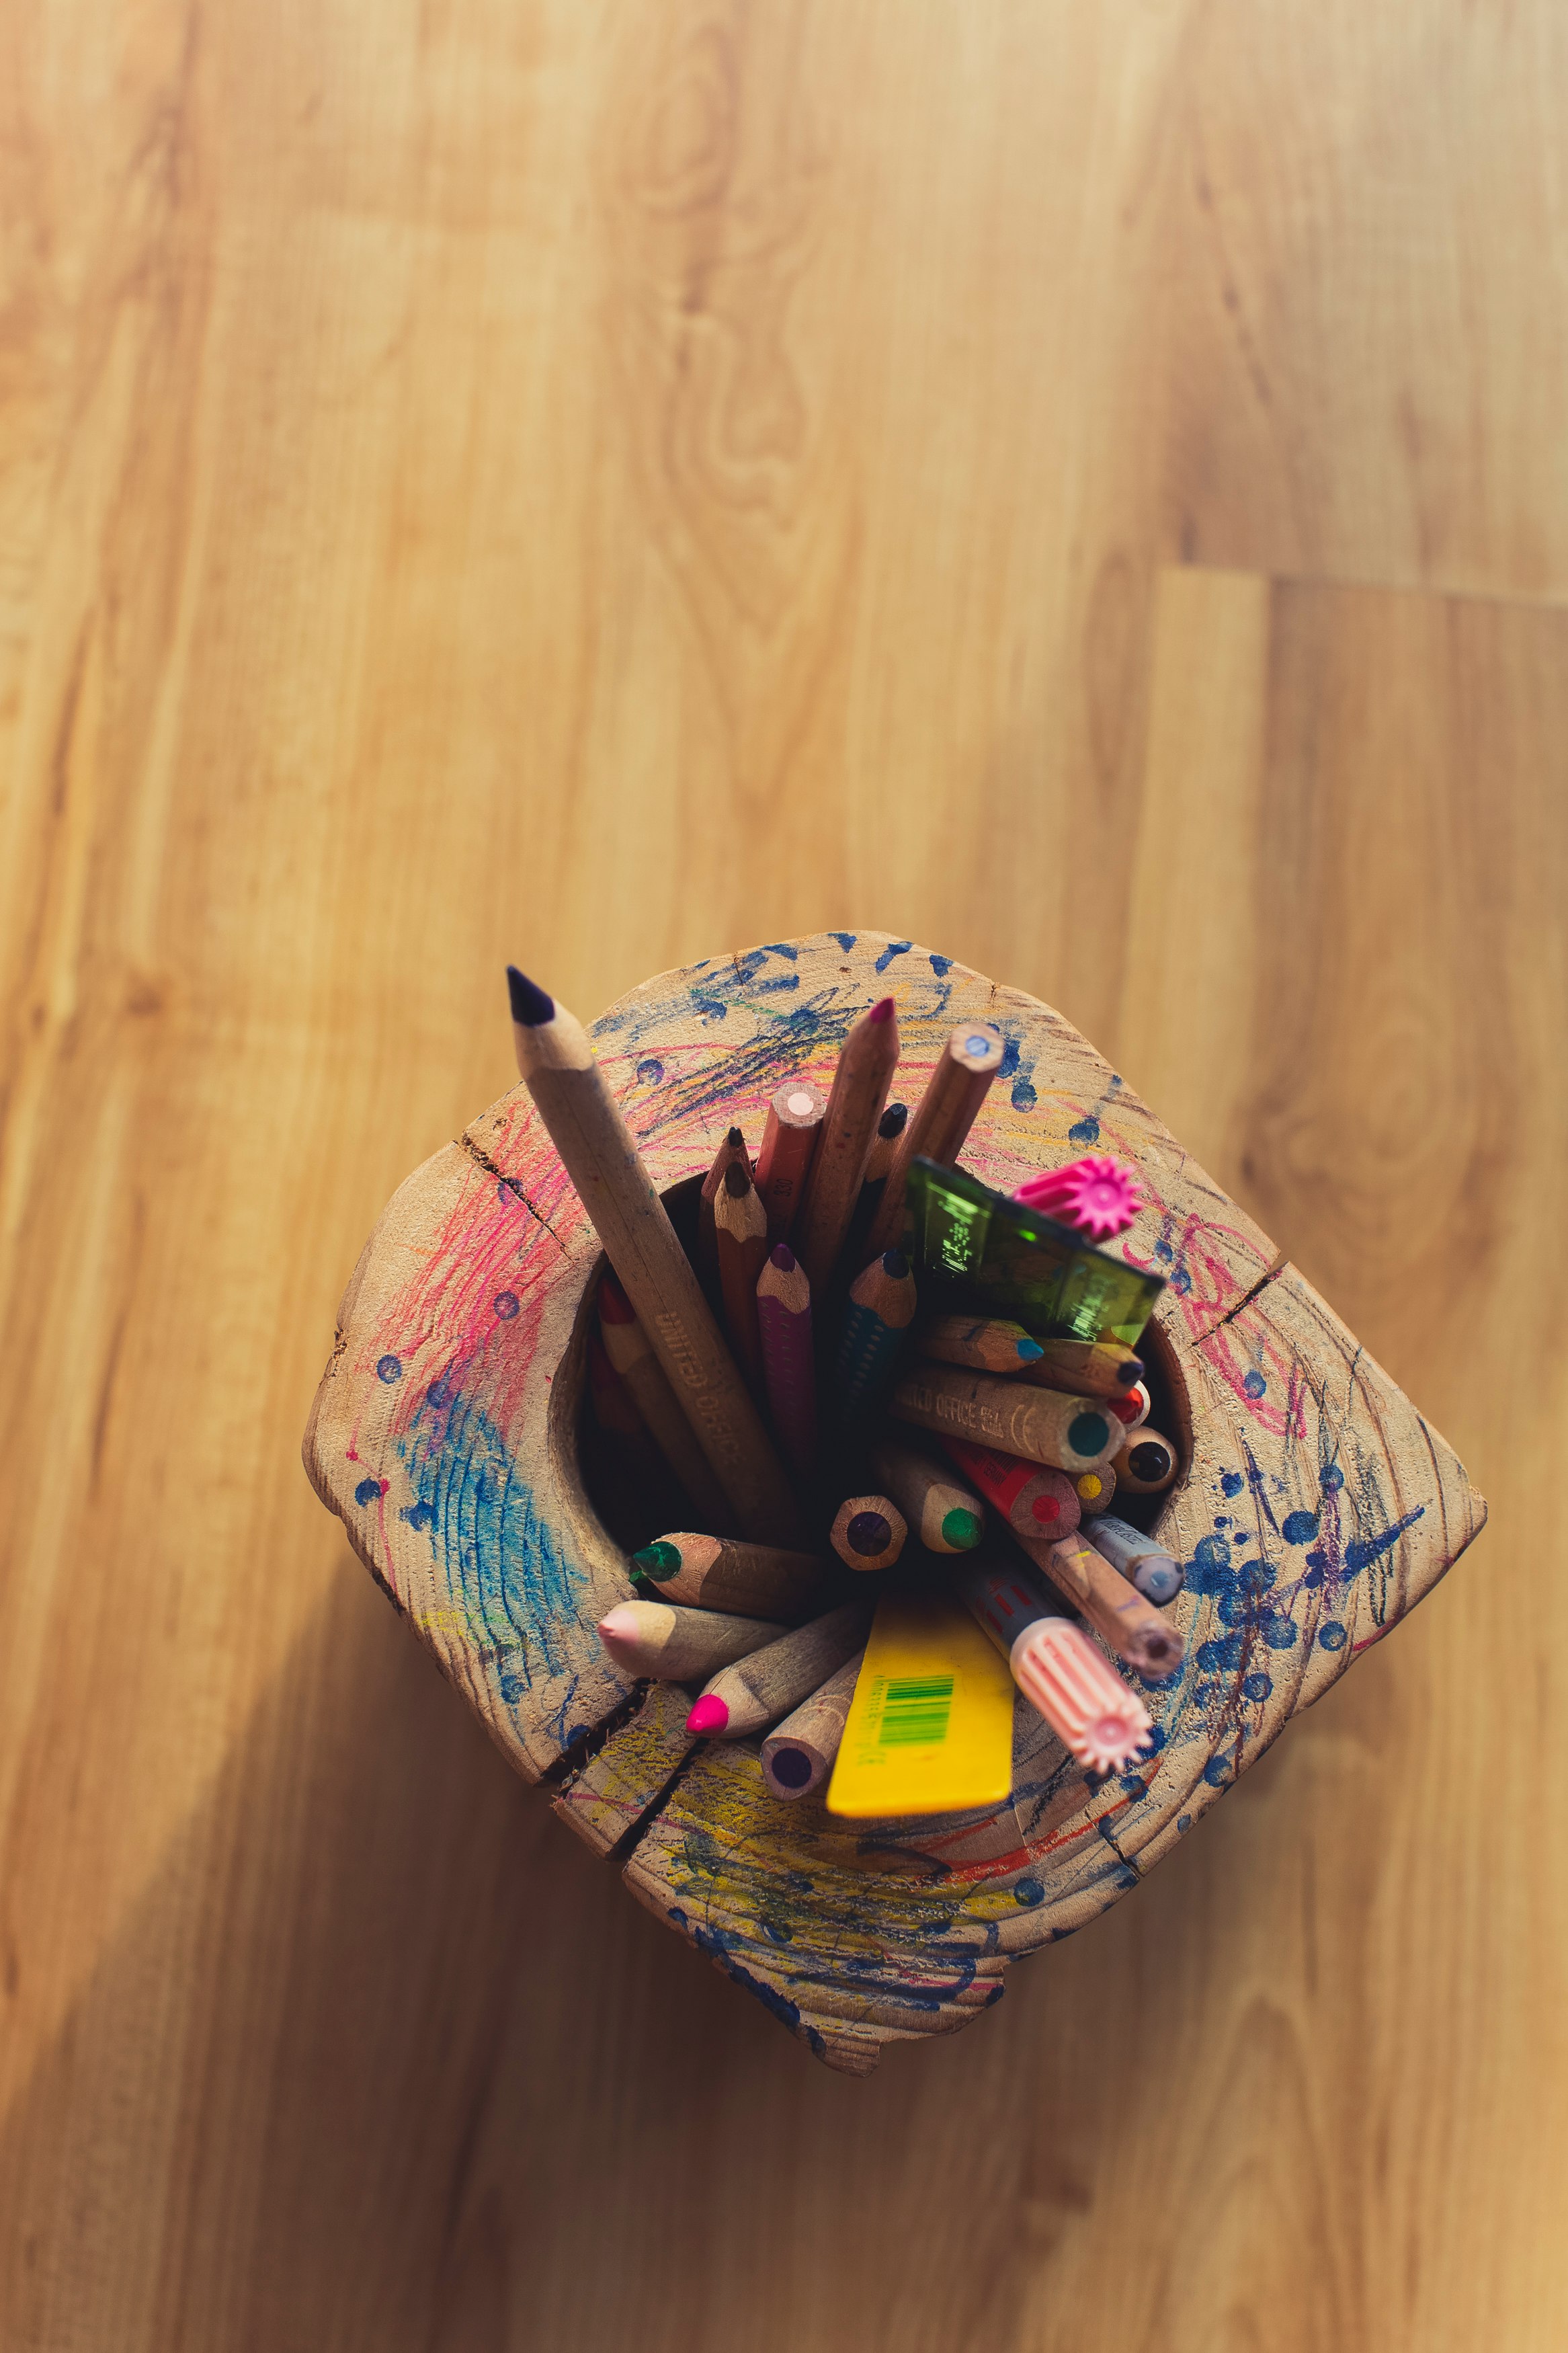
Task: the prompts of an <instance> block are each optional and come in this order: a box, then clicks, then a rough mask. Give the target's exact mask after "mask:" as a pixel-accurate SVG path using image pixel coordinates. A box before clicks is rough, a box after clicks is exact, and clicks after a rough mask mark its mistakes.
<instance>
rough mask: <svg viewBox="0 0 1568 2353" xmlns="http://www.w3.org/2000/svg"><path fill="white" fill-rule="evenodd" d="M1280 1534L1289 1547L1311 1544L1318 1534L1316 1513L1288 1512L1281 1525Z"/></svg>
mask: <svg viewBox="0 0 1568 2353" xmlns="http://www.w3.org/2000/svg"><path fill="white" fill-rule="evenodd" d="M1279 1533H1280V1535H1282V1536H1283V1537H1284V1539H1285V1541H1286V1543H1287V1544H1289V1545H1304V1544H1310V1543H1311V1541H1312V1538H1313V1537H1314V1536H1315V1535H1317V1533H1318V1514H1316V1512H1287V1513H1286V1514H1285V1517H1284V1519H1283V1520H1282V1521H1281V1522H1280V1524H1279Z"/></svg>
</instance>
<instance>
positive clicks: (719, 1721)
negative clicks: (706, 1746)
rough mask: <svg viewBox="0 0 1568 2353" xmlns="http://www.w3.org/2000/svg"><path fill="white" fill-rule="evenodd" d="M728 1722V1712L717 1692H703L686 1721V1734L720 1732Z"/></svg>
mask: <svg viewBox="0 0 1568 2353" xmlns="http://www.w3.org/2000/svg"><path fill="white" fill-rule="evenodd" d="M729 1721H730V1711H729V1709H728V1708H727V1707H726V1706H725V1704H724V1703H723V1701H722V1700H721V1698H720V1696H719V1694H718V1693H717V1692H704V1693H703V1694H702V1696H701V1698H700V1700H698V1701H696V1702H695V1704H693V1706H692V1710H691V1713H690V1715H689V1716H688V1717H687V1719H686V1729H687V1730H688V1732H696V1733H703V1732H722V1731H723V1729H724V1726H725V1725H727V1724H728V1723H729Z"/></svg>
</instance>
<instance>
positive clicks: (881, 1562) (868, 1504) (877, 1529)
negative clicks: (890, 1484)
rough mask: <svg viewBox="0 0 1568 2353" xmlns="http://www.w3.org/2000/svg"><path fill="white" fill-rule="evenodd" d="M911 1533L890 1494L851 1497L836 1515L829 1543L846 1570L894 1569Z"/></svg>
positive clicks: (829, 1535) (829, 1533)
mask: <svg viewBox="0 0 1568 2353" xmlns="http://www.w3.org/2000/svg"><path fill="white" fill-rule="evenodd" d="M909 1532H910V1531H909V1524H908V1522H907V1521H906V1520H905V1518H904V1515H903V1514H902V1513H901V1512H900V1509H899V1507H898V1505H897V1504H895V1503H894V1501H893V1499H892V1497H891V1496H890V1495H850V1496H849V1497H847V1500H846V1501H845V1502H844V1503H842V1504H839V1506H838V1509H837V1512H836V1513H835V1514H834V1519H833V1525H832V1528H831V1529H830V1530H829V1532H828V1542H829V1543H830V1544H831V1545H832V1546H833V1549H834V1551H835V1552H836V1553H837V1555H838V1557H839V1559H840V1560H841V1561H842V1562H843V1563H844V1565H845V1567H847V1568H867V1569H869V1568H891V1567H892V1565H893V1563H894V1562H895V1561H896V1560H897V1558H898V1556H899V1555H900V1553H901V1552H902V1550H903V1548H904V1539H905V1537H906V1536H907V1535H909Z"/></svg>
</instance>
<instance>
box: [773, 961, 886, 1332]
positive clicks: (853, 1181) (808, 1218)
mask: <svg viewBox="0 0 1568 2353" xmlns="http://www.w3.org/2000/svg"><path fill="white" fill-rule="evenodd" d="M898 1062H899V1022H898V1016H897V1014H896V1013H895V1012H894V1009H893V1000H892V998H891V997H879V999H878V1001H877V1003H876V1004H875V1005H873V1006H872V1008H871V1009H870V1011H869V1012H868V1013H863V1014H862V1015H861V1017H860V1018H859V1020H858V1021H857V1022H856V1023H855V1025H854V1027H853V1028H852V1029H851V1030H850V1032H849V1035H848V1036H847V1038H846V1039H845V1040H844V1048H843V1051H842V1052H841V1053H840V1055H839V1057H838V1068H837V1071H835V1072H834V1074H833V1092H832V1093H831V1094H830V1095H829V1096H828V1098H827V1109H826V1112H825V1113H824V1114H823V1121H822V1134H821V1136H820V1137H819V1139H818V1142H817V1146H816V1157H815V1159H814V1160H813V1161H812V1164H811V1174H810V1176H808V1177H807V1179H806V1187H805V1199H804V1201H803V1202H802V1203H801V1208H800V1216H799V1219H798V1221H797V1224H796V1227H795V1256H796V1257H797V1258H798V1259H799V1261H800V1262H801V1264H802V1266H804V1267H805V1273H806V1280H807V1282H809V1283H810V1284H811V1291H812V1296H813V1298H814V1299H819V1300H820V1299H821V1298H823V1297H824V1296H825V1294H826V1285H827V1283H828V1282H830V1281H831V1279H832V1275H833V1270H834V1268H835V1266H836V1265H837V1261H838V1253H839V1251H840V1250H841V1249H842V1248H843V1245H844V1237H845V1235H846V1234H847V1232H848V1230H849V1220H850V1219H851V1217H852V1216H853V1215H854V1212H855V1202H856V1198H857V1196H858V1193H859V1190H860V1179H861V1176H862V1175H863V1174H864V1172H865V1167H866V1159H867V1155H868V1153H869V1151H870V1148H871V1138H872V1135H873V1134H874V1133H875V1132H876V1126H877V1122H878V1121H879V1119H880V1118H881V1116H882V1110H883V1106H884V1104H885V1103H887V1100H888V1089H889V1087H890V1086H891V1084H892V1082H893V1072H894V1071H895V1070H896V1069H897V1068H898Z"/></svg>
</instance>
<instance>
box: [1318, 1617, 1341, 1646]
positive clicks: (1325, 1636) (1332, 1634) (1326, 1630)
mask: <svg viewBox="0 0 1568 2353" xmlns="http://www.w3.org/2000/svg"><path fill="white" fill-rule="evenodd" d="M1318 1640H1319V1641H1320V1642H1321V1644H1322V1646H1323V1648H1324V1650H1325V1651H1342V1650H1343V1649H1344V1646H1345V1630H1344V1628H1343V1627H1342V1625H1341V1624H1340V1621H1339V1620H1338V1619H1337V1618H1331V1619H1330V1620H1329V1622H1328V1624H1327V1625H1326V1626H1320V1627H1319V1629H1318Z"/></svg>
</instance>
